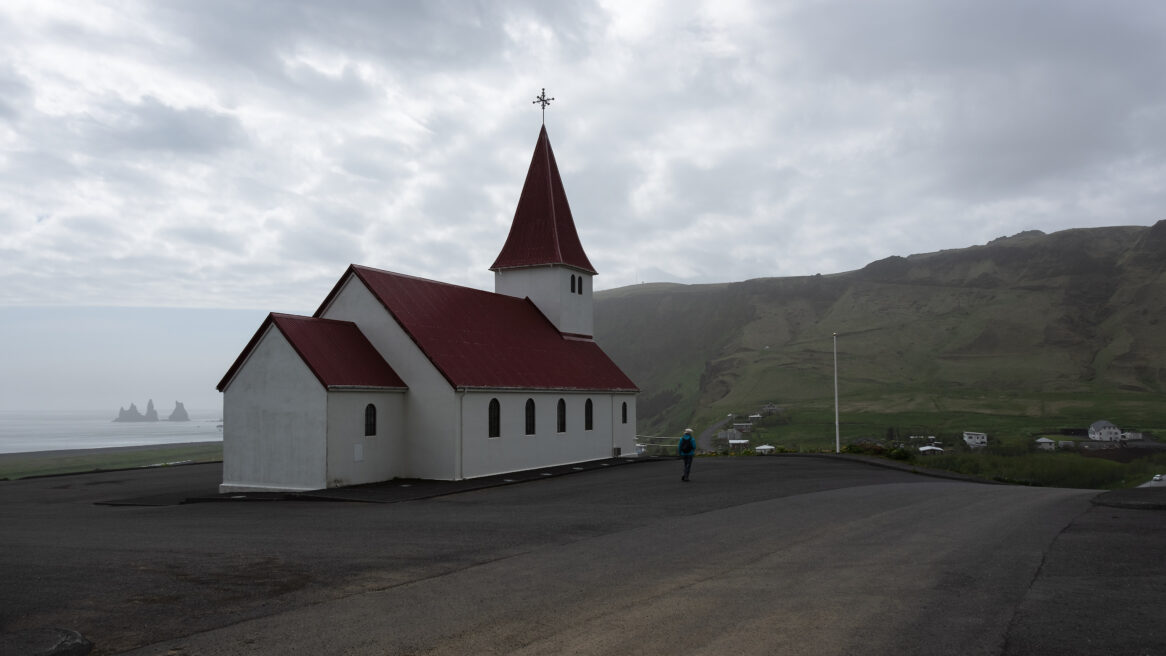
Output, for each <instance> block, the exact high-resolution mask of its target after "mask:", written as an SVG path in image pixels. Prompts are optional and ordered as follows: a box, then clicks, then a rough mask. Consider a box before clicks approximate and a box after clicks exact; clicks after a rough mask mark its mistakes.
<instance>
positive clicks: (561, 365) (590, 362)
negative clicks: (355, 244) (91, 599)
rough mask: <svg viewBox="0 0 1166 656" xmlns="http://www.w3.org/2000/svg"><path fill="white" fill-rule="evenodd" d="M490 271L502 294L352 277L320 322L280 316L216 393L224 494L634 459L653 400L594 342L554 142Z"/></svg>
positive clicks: (586, 272) (372, 272)
mask: <svg viewBox="0 0 1166 656" xmlns="http://www.w3.org/2000/svg"><path fill="white" fill-rule="evenodd" d="M544 95H545V92H544ZM490 268H491V270H492V271H493V272H494V289H495V291H494V292H486V291H481V290H477V289H472V288H468V287H461V286H459V285H452V284H448V283H443V282H438V281H433V280H425V279H422V278H416V277H413V276H408V275H404V274H400V273H393V272H390V271H383V270H379V269H373V268H369V267H364V266H359V265H351V266H350V267H349V268H348V270H347V271H345V272H344V274H343V275H342V276H341V277H340V280H339V281H338V282H337V283H336V285H335V287H334V288H333V289H332V291H331V292H330V293H329V294H328V296H327V297H326V298H325V299H324V301H323V302H322V303H321V304H320V307H319V309H317V310H316V312H315V314H314V315H313V316H312V317H299V316H291V315H284V314H274V313H273V314H271V315H269V316H268V317H267V318H266V319H265V320H264V322H263V324H262V325H260V327H259V329H258V331H256V333H255V336H254V337H253V338H252V339H251V341H250V342H249V343H248V344H247V346H246V347H245V348H244V349H243V352H242V353H240V354H239V356H238V358H237V359H236V360H235V362H234V364H233V365H232V366H231V368H230V369H229V370H228V371H227V373H226V375H224V376H223V379H222V381H220V382H219V384H218V390H219V391H220V392H222V393H223V482H222V485H220V486H219V487H220V491H222V492H235V491H258V490H315V489H323V488H327V487H339V486H345V485H358V484H362V483H375V482H380V481H386V480H390V479H393V478H427V479H439V480H460V479H464V478H475V477H479V476H488V475H492V474H500V473H506V472H511V471H521V470H524V469H532V468H536V467H545V466H551V465H561V464H568V463H574V462H585V461H588V460H598V459H602V458H608V457H611V456H613V455H617V456H618V455H627V454H631V453H633V451H634V445H635V426H636V393H637V392H638V389H637V388H636V386H635V384H634V383H633V382H632V381H631V380H630V379H629V378H628V377H627V376H626V375H625V374H624V373H623V372H622V371H620V369H619V367H617V366H616V365H615V363H614V362H612V361H611V359H610V358H609V357H608V356H607V354H606V353H604V352H603V350H602V349H601V348H599V345H598V344H596V343H595V341H594V339H593V337H592V331H593V319H592V317H593V314H592V310H593V300H592V279H593V277H594V276H595V275H596V271H595V269H594V267H592V265H591V262H590V261H589V260H588V259H587V254H586V253H585V252H584V250H583V246H582V244H581V243H580V241H579V236H578V233H577V232H576V230H575V223H574V219H573V217H572V216H571V209H570V206H569V205H568V204H567V196H566V193H565V191H564V189H563V183H562V180H561V179H560V177H559V170H558V166H557V165H556V163H555V156H554V153H553V152H552V150H551V144H550V140H549V138H548V137H547V132H546V126H545V125H544V126H543V127H542V129H541V130H540V132H539V136H538V141H537V143H536V144H535V149H534V155H533V157H532V158H531V163H530V168H529V169H528V171H527V175H526V180H525V182H524V184H523V188H522V193H521V195H520V196H519V199H518V207H517V209H516V210H515V213H514V220H513V221H512V223H511V226H510V233H509V235H508V236H507V239H506V242H505V244H504V245H503V247H502V250H501V252H500V253H499V255H498V257H497V259H496V260H495V262H494V264H493V266H491V267H490Z"/></svg>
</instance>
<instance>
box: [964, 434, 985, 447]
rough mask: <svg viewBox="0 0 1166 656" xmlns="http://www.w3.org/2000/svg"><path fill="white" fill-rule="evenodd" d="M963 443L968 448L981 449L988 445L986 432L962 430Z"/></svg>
mask: <svg viewBox="0 0 1166 656" xmlns="http://www.w3.org/2000/svg"><path fill="white" fill-rule="evenodd" d="M964 444H967V445H968V448H969V449H982V448H984V447H986V446H988V434H987V433H977V432H975V431H964Z"/></svg>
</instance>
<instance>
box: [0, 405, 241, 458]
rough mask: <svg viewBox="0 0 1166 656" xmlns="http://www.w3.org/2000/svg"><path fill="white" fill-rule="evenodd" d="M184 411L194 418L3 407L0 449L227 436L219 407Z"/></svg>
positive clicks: (102, 445) (205, 439)
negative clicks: (138, 418) (121, 417)
mask: <svg viewBox="0 0 1166 656" xmlns="http://www.w3.org/2000/svg"><path fill="white" fill-rule="evenodd" d="M186 412H187V414H188V415H189V416H190V421H167V420H166V419H164V418H163V419H160V420H159V421H143V422H116V421H114V419H116V418H117V410H114V411H113V412H109V411H107V410H43V411H29V410H0V453H28V452H33V451H64V450H70V449H105V448H109V447H117V446H147V445H152V444H181V443H184V442H221V441H222V440H223V432H222V431H221V430H219V425H221V424H222V423H223V418H222V417H223V412H222V410H221V409H218V410H207V409H192V408H187V411H186Z"/></svg>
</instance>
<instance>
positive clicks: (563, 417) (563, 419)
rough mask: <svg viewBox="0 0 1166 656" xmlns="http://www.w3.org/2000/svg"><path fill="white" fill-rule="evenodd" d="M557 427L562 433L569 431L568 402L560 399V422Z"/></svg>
mask: <svg viewBox="0 0 1166 656" xmlns="http://www.w3.org/2000/svg"><path fill="white" fill-rule="evenodd" d="M556 426H557V429H558V431H559V432H560V433H566V432H567V402H566V401H564V400H563V399H559V411H558V423H557V425H556Z"/></svg>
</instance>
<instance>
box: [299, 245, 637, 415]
mask: <svg viewBox="0 0 1166 656" xmlns="http://www.w3.org/2000/svg"><path fill="white" fill-rule="evenodd" d="M349 276H356V278H358V279H359V280H360V281H361V282H363V283H364V285H365V286H366V287H367V288H368V289H369V291H371V292H372V293H373V295H374V296H376V297H377V299H378V300H379V301H380V302H381V304H382V305H383V306H384V307H385V309H386V310H388V312H389V313H390V314H391V315H392V316H393V318H394V319H396V321H397V323H399V324H400V325H401V327H402V328H403V329H404V330H405V332H406V333H408V335H409V337H410V338H412V340H413V342H414V343H415V344H416V345H417V346H418V348H420V349H421V351H422V352H423V353H425V355H426V357H428V358H429V361H430V362H432V363H433V365H434V366H435V367H436V368H437V370H438V371H440V372H441V375H442V376H444V377H445V379H446V381H448V382H449V384H450V385H451V386H453V387H455V388H493V389H559V390H595V391H620V392H623V391H626V392H634V391H637V390H636V385H635V383H633V382H632V381H631V379H629V378H628V377H627V376H626V375H624V373H623V372H622V371H620V369H619V367H617V366H616V365H615V363H614V362H612V361H611V358H609V357H607V354H606V353H604V352H603V350H602V349H600V348H599V345H598V344H596V343H595V342H593V341H591V340H587V339H580V338H575V337H569V336H564V335H563V334H562V333H560V332H559V331H558V329H556V328H555V326H554V324H552V323H551V322H550V321H549V320H548V319H547V318H546V317H545V316H543V314H542V312H540V311H539V310H538V308H537V307H535V305H534V303H532V302H531V301H530V300H529V299H519V298H514V297H511V296H505V295H503V294H495V293H493V292H486V291H481V290H477V289H470V288H469V287H460V286H458V285H450V284H447V283H442V282H436V281H433V280H425V279H422V278H414V277H412V276H405V275H401V274H399V273H391V272H389V271H381V270H379V269H371V268H368V267H362V266H356V265H353V266H351V267H349V269H348V271H347V272H345V274H344V276H343V277H341V279H340V281H339V282H338V283H336V287H334V288H333V289H332V292H331V293H330V294H329V295H328V298H326V299H324V302H323V303H322V304H321V305H320V309H319V310H317V311H316V316H317V317H318V316H320V315H321V314H322V313H323V312H324V310H325V309H326V308H327V307H328V305H329V304H330V303H331V301H332V299H333V297H334V296H335V295H336V294H337V293H339V291H340V289H341V288H342V287H343V285H344V283H345V281H346V280H348V278H349Z"/></svg>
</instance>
